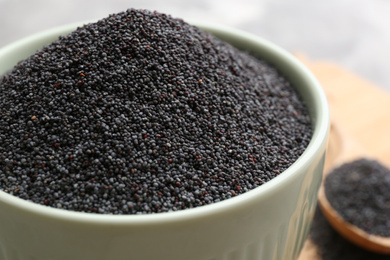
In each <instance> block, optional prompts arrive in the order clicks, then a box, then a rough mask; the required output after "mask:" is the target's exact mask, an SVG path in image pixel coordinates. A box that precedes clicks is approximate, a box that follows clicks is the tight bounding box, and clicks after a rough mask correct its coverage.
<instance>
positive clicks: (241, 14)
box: [0, 0, 390, 92]
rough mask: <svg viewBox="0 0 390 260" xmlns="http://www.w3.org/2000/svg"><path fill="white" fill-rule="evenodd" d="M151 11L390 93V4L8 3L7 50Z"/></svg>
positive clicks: (334, 0) (1, 24)
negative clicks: (260, 40)
mask: <svg viewBox="0 0 390 260" xmlns="http://www.w3.org/2000/svg"><path fill="white" fill-rule="evenodd" d="M128 8H143V9H149V10H157V11H159V12H163V13H167V14H171V15H173V16H174V17H179V18H183V19H191V20H202V21H208V22H214V23H215V22H217V23H220V24H224V25H228V26H232V27H235V28H239V29H242V30H245V31H248V32H251V33H254V34H256V35H259V36H261V37H264V38H266V39H268V40H271V41H272V42H274V43H276V44H278V45H280V46H281V47H283V48H285V49H287V50H289V51H291V52H293V53H297V52H299V53H300V52H302V53H305V54H307V55H308V56H309V57H310V58H312V59H314V60H330V61H333V62H336V63H337V64H339V65H341V66H343V67H344V68H347V69H349V70H351V71H353V72H354V73H356V74H359V75H361V76H363V77H365V78H367V79H369V80H370V81H372V82H374V83H376V84H377V85H379V86H381V87H382V88H384V89H386V91H389V92H390V73H388V70H389V68H390V48H389V47H388V46H390V30H389V29H388V25H389V24H390V16H389V15H388V14H389V13H390V1H386V0H354V1H351V0H327V1H311V0H290V1H283V0H262V1H259V0H239V1H235V0H164V1H157V0H110V1H105V0H84V1H78V0H66V1H58V0H52V1H48V0H34V1H31V0H0V32H1V34H0V35H1V36H0V47H2V46H4V45H6V44H8V43H11V42H13V41H15V40H17V39H20V38H22V37H25V36H27V35H30V34H32V33H36V32H39V31H42V30H45V29H49V28H52V27H55V26H59V25H63V24H67V23H71V22H78V21H85V20H93V19H99V18H103V17H106V16H107V15H108V14H111V13H116V12H120V11H123V10H126V9H128Z"/></svg>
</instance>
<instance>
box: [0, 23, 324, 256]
mask: <svg viewBox="0 0 390 260" xmlns="http://www.w3.org/2000/svg"><path fill="white" fill-rule="evenodd" d="M200 27H203V28H205V29H206V30H210V31H212V32H213V33H215V34H216V35H217V36H218V37H219V38H221V39H223V40H226V41H228V42H231V43H232V44H233V45H237V46H239V47H243V46H244V45H245V48H247V49H249V50H252V51H253V52H254V53H258V54H259V56H262V57H264V55H265V56H266V57H265V58H266V59H271V60H272V61H275V62H273V63H274V64H275V65H276V66H277V67H279V66H278V63H279V60H283V57H282V58H280V57H279V56H275V55H276V54H273V53H272V51H269V50H268V47H264V46H261V44H260V45H259V43H258V42H256V41H258V39H255V40H253V39H252V43H250V44H248V39H246V40H242V38H239V39H237V38H236V37H237V36H235V34H237V33H239V32H237V31H234V30H233V32H229V31H227V30H226V29H221V28H217V29H215V27H207V26H201V25H200ZM75 28H76V27H75V26H70V27H69V26H68V27H62V28H60V29H56V30H51V31H48V32H45V33H42V34H39V35H36V36H32V37H30V38H28V39H25V40H23V41H19V42H17V43H15V44H13V45H10V46H8V47H5V48H3V49H2V50H0V74H3V73H5V72H6V71H8V70H9V69H11V68H12V67H13V65H14V64H16V63H17V62H18V61H19V60H21V59H23V58H25V57H28V56H29V55H30V54H32V53H33V52H34V51H35V50H37V49H40V48H41V47H42V46H43V45H45V44H48V43H50V42H52V41H53V40H56V39H57V36H58V35H60V34H66V33H68V32H69V31H71V30H73V29H75ZM240 36H243V37H244V36H248V35H246V34H244V35H240ZM244 38H245V37H244ZM267 44H268V43H267ZM267 44H265V45H267ZM270 52H271V53H270ZM277 55H280V54H277ZM282 56H283V55H282ZM291 66H295V65H291V64H290V65H282V66H281V67H279V68H280V70H282V72H283V73H285V74H286V75H287V76H288V77H289V78H290V79H291V80H292V81H294V82H293V83H294V85H296V86H298V87H297V89H298V90H299V91H300V93H301V95H302V96H303V98H304V99H305V100H306V102H307V103H308V107H309V110H310V113H311V115H312V118H313V119H314V121H316V120H321V121H324V122H325V124H323V125H325V128H326V127H329V122H328V121H329V119H328V111H327V109H328V108H327V106H326V105H325V104H323V102H322V104H321V105H319V104H317V101H316V99H315V98H314V99H312V97H313V95H314V96H315V95H316V94H315V93H314V92H318V91H319V90H318V89H315V90H311V91H312V92H313V91H314V92H313V93H314V94H313V93H311V92H310V91H307V87H306V86H304V85H307V84H312V82H309V83H307V81H310V80H308V79H307V76H299V77H297V76H296V75H295V73H296V72H295V71H294V68H291ZM301 85H302V86H303V87H302V86H301ZM313 100H314V101H313ZM314 124H316V125H317V123H316V122H314ZM326 125H328V126H326ZM322 127H324V126H322ZM324 131H325V132H326V134H321V135H320V137H318V138H321V140H318V142H317V146H318V147H317V149H316V150H315V151H312V152H311V154H310V156H307V157H310V160H306V161H303V162H301V163H300V164H299V165H298V166H297V165H295V166H296V167H295V168H294V169H295V170H294V172H292V171H290V173H291V174H292V175H293V176H292V177H291V178H290V177H289V178H284V179H283V178H280V180H279V179H278V178H279V177H281V176H279V177H277V178H275V179H274V180H271V181H270V182H269V183H270V184H268V183H266V184H265V185H263V186H264V188H263V187H260V189H263V191H264V192H262V193H261V192H260V193H261V196H259V195H256V194H255V192H252V193H251V192H248V195H246V194H244V195H240V196H247V197H248V199H247V200H245V202H243V203H241V204H237V203H236V204H235V207H222V210H219V211H218V210H214V211H213V214H203V215H202V214H201V213H199V212H198V211H196V210H197V209H195V210H194V211H193V212H194V215H197V217H189V218H180V217H173V218H172V219H174V220H172V219H171V220H169V217H167V219H168V220H167V221H165V222H164V221H162V222H161V221H160V222H159V223H155V222H153V221H140V222H138V224H137V225H134V222H132V221H128V222H127V221H126V216H119V218H115V217H116V216H108V217H114V218H112V219H119V220H120V221H99V220H96V221H93V218H91V219H92V220H91V221H88V219H89V218H88V217H86V218H85V219H86V220H84V221H77V220H76V219H77V217H75V218H69V219H66V218H58V217H53V216H52V215H50V214H49V215H44V214H41V213H39V210H38V211H35V210H29V209H26V208H23V207H20V206H18V205H14V204H13V202H12V201H13V200H15V199H14V198H10V197H11V196H10V195H8V194H5V193H4V192H1V191H0V259H1V260H52V259H56V260H69V259H72V260H78V259H80V260H89V259H91V260H92V259H93V260H108V259H110V260H111V259H115V260H121V259H126V260H128V259H134V260H154V259H158V260H259V259H262V260H268V259H269V260H274V259H278V260H293V259H296V258H297V257H298V255H299V252H300V250H301V248H302V245H303V243H304V241H305V239H306V235H307V233H308V229H309V226H310V222H311V219H312V216H313V213H314V208H315V206H316V201H317V191H318V188H319V185H320V181H321V178H322V171H323V164H324V158H325V150H326V142H327V140H326V139H327V131H328V130H327V129H325V130H324V129H322V132H324ZM286 174H287V173H286ZM253 194H255V195H253ZM18 200H19V199H18ZM23 203H25V204H26V205H27V204H29V203H28V202H22V204H23ZM30 204H31V205H32V203H30ZM216 204H218V203H216ZM31 205H29V207H30V208H31V207H37V208H40V207H43V206H38V205H33V206H31ZM220 205H225V204H223V203H221V204H220ZM216 206H218V205H216ZM205 207H208V206H205ZM27 208H28V207H27ZM57 211H58V212H60V210H57ZM53 212H56V211H53ZM67 213H68V212H67ZM177 213H178V212H177ZM195 213H196V214H195ZM198 213H199V214H198ZM69 214H71V213H69ZM174 214H175V213H173V214H170V213H168V214H166V216H180V214H181V213H179V214H177V215H174ZM60 215H61V214H60ZM79 215H80V214H79ZM129 217H130V219H131V217H133V216H129ZM134 217H139V216H134ZM152 217H153V216H147V217H146V218H145V219H152ZM138 219H139V218H138Z"/></svg>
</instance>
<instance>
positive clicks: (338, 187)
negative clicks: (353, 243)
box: [325, 158, 390, 237]
mask: <svg viewBox="0 0 390 260" xmlns="http://www.w3.org/2000/svg"><path fill="white" fill-rule="evenodd" d="M325 193H326V197H327V198H328V200H329V203H330V204H331V205H332V207H333V208H334V209H335V210H336V211H337V212H338V213H339V214H340V216H341V217H342V218H343V219H344V220H345V221H347V222H349V223H351V224H353V225H355V226H357V227H359V228H361V229H363V230H364V231H366V232H368V233H370V234H374V235H379V236H383V237H390V169H388V168H386V167H385V166H383V165H382V164H380V163H379V162H378V161H376V160H371V159H365V158H364V159H359V160H356V161H353V162H350V163H346V164H343V165H342V166H340V167H339V168H336V169H335V170H333V171H332V172H331V173H329V175H328V176H327V178H326V180H325Z"/></svg>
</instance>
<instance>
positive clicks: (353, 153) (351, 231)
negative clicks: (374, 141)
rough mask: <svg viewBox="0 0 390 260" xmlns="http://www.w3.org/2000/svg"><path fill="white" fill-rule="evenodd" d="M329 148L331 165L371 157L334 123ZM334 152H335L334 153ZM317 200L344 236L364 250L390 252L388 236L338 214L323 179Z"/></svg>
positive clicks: (333, 224)
mask: <svg viewBox="0 0 390 260" xmlns="http://www.w3.org/2000/svg"><path fill="white" fill-rule="evenodd" d="M329 148H330V150H329V153H328V155H329V157H330V158H332V159H333V160H328V161H332V163H331V164H332V165H333V167H338V166H340V165H341V164H343V163H346V162H350V161H353V160H356V159H359V158H363V157H365V158H370V157H371V156H370V155H369V154H367V153H366V152H365V151H364V149H362V148H361V147H360V146H359V145H358V144H357V143H356V142H354V141H353V140H351V139H348V138H347V136H345V135H344V134H343V133H342V132H340V130H339V129H337V128H336V127H335V125H334V124H333V125H332V126H331V137H330V144H329ZM332 149H333V150H332ZM332 152H333V153H332ZM334 152H337V154H336V155H335V154H334ZM329 164H330V163H328V165H325V174H324V179H323V180H325V178H326V176H327V173H329V172H330V171H329V168H330V166H329ZM318 202H319V205H320V208H321V210H322V212H323V214H324V216H325V217H326V219H327V220H328V222H329V223H330V224H331V225H332V226H333V228H334V229H335V230H336V231H338V232H339V233H340V234H341V235H342V236H343V237H344V238H346V239H347V240H349V241H350V242H352V243H354V244H356V245H357V246H359V247H362V248H364V249H366V250H369V251H372V252H376V253H381V254H390V237H381V236H378V235H373V234H369V233H367V232H366V231H364V230H362V229H360V228H359V227H357V226H355V225H353V224H351V223H348V222H346V221H345V220H344V219H343V218H342V217H341V216H340V214H339V213H338V212H337V211H336V210H335V209H334V208H333V207H332V206H331V204H330V203H329V201H328V199H327V197H326V195H325V187H324V181H322V184H321V187H320V190H319V193H318Z"/></svg>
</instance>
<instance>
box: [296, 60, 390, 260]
mask: <svg viewBox="0 0 390 260" xmlns="http://www.w3.org/2000/svg"><path fill="white" fill-rule="evenodd" d="M298 58H299V59H300V60H301V61H302V62H303V63H304V64H306V65H307V67H308V68H309V69H310V70H311V71H312V72H313V74H314V75H315V76H316V77H317V79H318V80H319V82H320V83H321V85H322V87H323V88H324V90H325V93H326V95H327V98H328V102H329V106H330V113H331V122H332V127H331V134H330V140H329V146H328V154H327V160H326V165H325V172H328V171H329V170H330V169H331V168H332V167H335V166H337V165H339V164H342V163H344V162H346V161H350V160H353V159H355V158H356V157H358V156H360V155H362V154H364V155H365V156H367V157H371V158H374V159H377V160H378V161H380V162H381V163H383V164H385V165H387V166H389V167H390V93H389V92H386V91H385V90H383V89H381V88H379V87H378V86H375V85H374V84H372V83H370V82H368V81H366V80H365V79H363V78H361V77H359V76H357V75H355V74H353V73H351V72H349V71H347V70H345V69H344V68H342V67H340V66H337V65H335V64H333V63H331V62H313V61H310V60H308V59H307V58H305V57H304V56H300V55H298ZM298 260H321V259H320V258H319V257H318V255H317V253H316V246H315V245H314V244H313V243H312V242H311V241H310V239H308V240H307V241H306V244H305V246H304V248H303V251H302V253H301V255H300V257H299V259H298Z"/></svg>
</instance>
